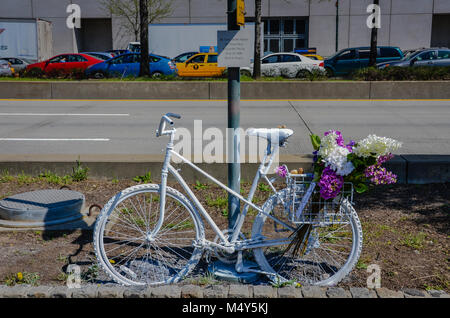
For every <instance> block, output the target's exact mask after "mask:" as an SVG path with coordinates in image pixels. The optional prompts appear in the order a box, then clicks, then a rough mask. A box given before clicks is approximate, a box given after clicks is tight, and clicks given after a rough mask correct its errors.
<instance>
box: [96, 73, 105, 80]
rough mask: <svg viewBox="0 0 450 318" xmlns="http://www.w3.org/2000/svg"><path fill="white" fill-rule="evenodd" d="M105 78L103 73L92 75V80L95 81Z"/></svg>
mask: <svg viewBox="0 0 450 318" xmlns="http://www.w3.org/2000/svg"><path fill="white" fill-rule="evenodd" d="M105 77H106V75H105V73H103V72H95V73H94V78H95V79H104V78H105Z"/></svg>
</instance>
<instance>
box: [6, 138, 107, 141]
mask: <svg viewBox="0 0 450 318" xmlns="http://www.w3.org/2000/svg"><path fill="white" fill-rule="evenodd" d="M109 140H110V139H109V138H0V141H109Z"/></svg>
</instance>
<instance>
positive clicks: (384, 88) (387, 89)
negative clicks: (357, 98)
mask: <svg viewBox="0 0 450 318" xmlns="http://www.w3.org/2000/svg"><path fill="white" fill-rule="evenodd" d="M369 98H370V99H450V81H420V82H417V81H397V82H370V95H369Z"/></svg>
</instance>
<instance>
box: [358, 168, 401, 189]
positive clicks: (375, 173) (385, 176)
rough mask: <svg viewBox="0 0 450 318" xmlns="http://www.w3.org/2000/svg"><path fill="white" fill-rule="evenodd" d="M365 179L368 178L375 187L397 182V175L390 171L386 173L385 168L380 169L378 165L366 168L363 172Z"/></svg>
mask: <svg viewBox="0 0 450 318" xmlns="http://www.w3.org/2000/svg"><path fill="white" fill-rule="evenodd" d="M364 175H365V176H366V178H370V181H371V182H373V183H375V184H376V185H380V184H393V183H396V182H397V175H396V174H394V173H392V172H391V171H387V170H386V168H384V167H381V165H380V164H375V165H373V166H370V167H367V168H366V170H365V171H364Z"/></svg>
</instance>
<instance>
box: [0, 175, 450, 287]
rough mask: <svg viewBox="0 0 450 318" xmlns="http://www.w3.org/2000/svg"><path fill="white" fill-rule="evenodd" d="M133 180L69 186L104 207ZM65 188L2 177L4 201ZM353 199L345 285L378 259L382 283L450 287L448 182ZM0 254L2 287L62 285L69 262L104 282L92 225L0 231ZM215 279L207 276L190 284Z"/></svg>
mask: <svg viewBox="0 0 450 318" xmlns="http://www.w3.org/2000/svg"><path fill="white" fill-rule="evenodd" d="M135 184H137V183H136V182H135V181H131V180H130V181H126V180H120V181H119V180H90V179H89V180H86V181H81V182H72V183H71V184H69V187H70V189H72V190H76V191H79V192H81V193H83V194H84V195H85V197H86V205H87V206H90V205H91V204H99V205H103V204H105V203H106V202H107V201H108V200H109V198H110V197H112V196H113V195H114V194H116V193H117V192H118V191H119V190H122V189H124V188H126V187H128V186H131V185H135ZM172 186H174V185H172ZM279 186H281V184H280V185H279ZM60 187H61V184H52V183H48V182H47V181H44V180H40V179H37V178H31V177H30V178H28V179H26V178H23V177H22V178H18V177H15V178H13V177H11V178H9V179H8V180H4V179H3V180H1V181H0V199H1V198H4V197H7V196H11V195H13V194H17V193H22V192H27V191H32V190H38V189H52V188H53V189H59V188H60ZM174 187H175V188H178V189H179V187H177V186H176V185H175V186H174ZM192 188H193V190H194V192H195V193H196V195H198V197H199V198H200V201H201V202H202V204H204V205H205V207H207V208H208V209H209V211H210V214H211V215H212V217H213V219H214V220H216V221H218V222H217V223H218V225H219V227H221V228H226V226H227V217H226V215H224V214H225V211H226V200H225V199H226V198H227V196H226V194H225V193H224V191H223V190H222V189H220V188H218V187H216V186H213V185H201V184H193V185H192ZM249 188H250V184H246V183H244V184H242V190H241V191H242V192H243V193H247V192H248V190H249ZM267 190H268V189H267V188H265V187H260V188H259V190H258V191H257V196H256V203H259V204H261V203H262V202H264V200H265V199H266V198H267V197H268V196H269V194H270V192H269V191H267ZM354 201H355V208H356V210H357V212H358V215H359V217H360V220H361V222H362V226H363V233H364V243H363V250H362V255H361V257H360V260H359V262H358V264H357V266H356V268H355V269H354V270H353V271H352V273H351V274H350V275H349V276H348V277H347V278H346V279H345V280H344V281H343V282H341V283H340V285H341V286H357V287H366V282H367V278H368V277H369V275H370V273H369V272H368V267H369V268H370V264H377V265H379V267H380V268H381V285H382V287H387V288H390V289H395V290H397V289H402V288H418V289H442V290H445V291H446V292H450V255H449V252H450V251H449V242H450V236H449V235H450V183H447V184H429V185H391V186H379V187H374V188H373V189H371V191H370V192H368V193H366V194H363V195H356V196H355V200H354ZM250 214H251V213H250ZM252 220H253V217H252V216H249V218H248V220H247V224H246V226H245V227H244V229H243V233H244V234H248V233H250V229H251V223H252ZM0 255H1V259H2V261H1V263H0V284H8V285H11V284H14V283H17V282H18V278H17V274H18V273H22V275H23V277H24V278H23V279H22V280H21V282H24V281H25V280H28V283H34V284H41V285H44V284H46V285H63V284H65V280H66V278H67V276H66V274H65V271H66V267H67V265H68V264H78V265H80V266H81V268H82V278H83V279H84V280H85V281H90V282H98V281H102V279H103V278H104V279H106V278H105V277H104V274H102V271H101V270H99V269H98V267H97V266H96V265H95V264H96V260H95V255H94V253H93V246H92V232H91V231H90V230H74V231H48V230H44V231H7V232H0ZM199 266H203V267H204V266H205V265H204V264H203V265H201V264H200V265H199ZM211 282H212V281H211V280H208V279H204V277H203V278H202V277H200V278H194V279H192V280H191V281H190V283H198V284H207V283H211Z"/></svg>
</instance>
